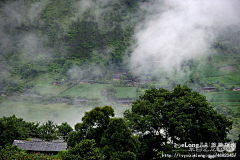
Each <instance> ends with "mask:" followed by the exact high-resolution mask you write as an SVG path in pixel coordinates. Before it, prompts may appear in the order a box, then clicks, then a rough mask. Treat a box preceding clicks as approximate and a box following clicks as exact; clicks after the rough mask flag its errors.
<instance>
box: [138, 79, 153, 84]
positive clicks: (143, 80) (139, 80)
mask: <svg viewBox="0 0 240 160" xmlns="http://www.w3.org/2000/svg"><path fill="white" fill-rule="evenodd" d="M135 81H136V82H144V83H149V82H151V80H150V79H144V78H137V79H135Z"/></svg>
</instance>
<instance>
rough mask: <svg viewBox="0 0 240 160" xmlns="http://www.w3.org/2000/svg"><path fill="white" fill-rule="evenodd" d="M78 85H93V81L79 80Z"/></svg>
mask: <svg viewBox="0 0 240 160" xmlns="http://www.w3.org/2000/svg"><path fill="white" fill-rule="evenodd" d="M78 83H79V84H93V83H94V80H80V81H79V82H78Z"/></svg>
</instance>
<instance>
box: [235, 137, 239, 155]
mask: <svg viewBox="0 0 240 160" xmlns="http://www.w3.org/2000/svg"><path fill="white" fill-rule="evenodd" d="M235 142H236V151H237V155H236V157H237V158H236V159H239V158H240V134H239V135H238V140H236V141H235ZM238 157H239V158H238Z"/></svg>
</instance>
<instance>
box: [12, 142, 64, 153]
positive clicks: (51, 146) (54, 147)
mask: <svg viewBox="0 0 240 160" xmlns="http://www.w3.org/2000/svg"><path fill="white" fill-rule="evenodd" d="M14 145H16V146H18V147H19V148H21V149H22V150H26V151H28V152H45V153H50V154H57V153H58V152H59V151H66V150H67V142H63V141H60V142H59V141H55V142H54V141H51V142H45V141H43V140H34V139H33V140H32V141H26V140H14V141H13V144H12V146H14Z"/></svg>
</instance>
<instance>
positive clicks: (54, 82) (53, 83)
mask: <svg viewBox="0 0 240 160" xmlns="http://www.w3.org/2000/svg"><path fill="white" fill-rule="evenodd" d="M62 83H63V81H53V82H52V83H51V85H59V84H62Z"/></svg>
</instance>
